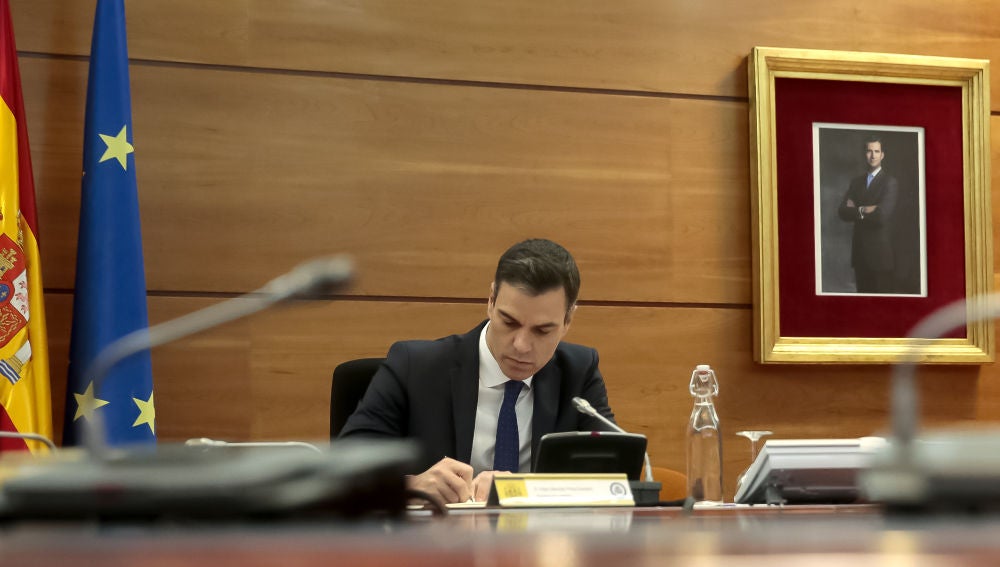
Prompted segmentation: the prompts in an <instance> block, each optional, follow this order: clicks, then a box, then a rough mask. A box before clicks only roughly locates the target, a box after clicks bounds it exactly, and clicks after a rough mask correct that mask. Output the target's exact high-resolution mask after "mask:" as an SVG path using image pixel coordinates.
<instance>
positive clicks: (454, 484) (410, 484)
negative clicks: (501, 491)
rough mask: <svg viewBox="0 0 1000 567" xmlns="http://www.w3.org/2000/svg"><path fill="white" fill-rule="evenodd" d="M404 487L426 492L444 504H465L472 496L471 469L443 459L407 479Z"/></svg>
mask: <svg viewBox="0 0 1000 567" xmlns="http://www.w3.org/2000/svg"><path fill="white" fill-rule="evenodd" d="M480 476H482V475H480ZM406 487H407V488H410V489H413V490H419V491H421V492H426V493H427V494H429V495H430V496H433V497H435V498H438V499H439V500H441V501H442V502H444V503H445V504H451V503H453V502H465V501H467V500H468V499H469V496H471V495H472V467H471V466H470V465H467V464H465V463H463V462H460V461H456V460H455V459H452V458H450V457H445V458H443V459H441V460H440V461H438V462H437V463H435V464H434V466H433V467H431V468H429V469H427V470H426V471H425V472H423V473H421V474H418V475H414V476H410V477H407V478H406Z"/></svg>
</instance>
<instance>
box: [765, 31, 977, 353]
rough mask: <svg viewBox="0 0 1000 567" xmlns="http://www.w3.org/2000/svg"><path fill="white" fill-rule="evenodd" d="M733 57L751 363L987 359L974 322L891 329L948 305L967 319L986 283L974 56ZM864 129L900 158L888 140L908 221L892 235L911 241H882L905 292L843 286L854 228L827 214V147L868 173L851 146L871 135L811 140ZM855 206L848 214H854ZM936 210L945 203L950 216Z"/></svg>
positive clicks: (769, 52) (831, 187) (850, 272)
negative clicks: (743, 106)
mask: <svg viewBox="0 0 1000 567" xmlns="http://www.w3.org/2000/svg"><path fill="white" fill-rule="evenodd" d="M747 67H748V72H749V90H750V93H749V94H750V163H751V189H752V199H751V200H752V207H751V209H752V217H753V218H752V227H753V239H752V240H753V252H752V254H753V286H754V287H753V310H754V317H753V320H754V330H753V334H754V358H755V360H756V361H757V362H760V363H765V364H768V363H854V364H869V363H896V362H901V361H903V360H908V361H916V362H922V363H986V362H992V361H993V360H994V348H995V347H994V330H993V323H992V322H990V321H985V322H983V321H973V322H971V323H967V324H966V326H965V328H964V331H963V330H958V331H956V332H955V333H953V334H952V335H949V336H946V337H944V338H925V339H910V338H907V334H908V333H907V332H908V331H909V329H910V328H912V326H913V323H914V322H915V321H916V320H919V319H921V318H923V317H924V316H926V315H928V314H929V313H931V312H933V311H935V310H936V309H938V308H940V307H943V306H944V305H945V304H948V303H952V302H953V301H955V300H962V299H964V300H965V301H966V305H967V309H968V310H970V311H969V312H970V313H971V312H972V310H975V309H979V308H981V307H982V305H979V302H982V301H985V299H983V298H985V296H987V295H988V294H989V293H990V292H991V290H992V283H993V265H992V259H993V251H992V228H991V212H992V209H991V205H990V174H991V171H990V137H989V131H990V130H989V128H990V122H989V121H990V96H989V62H988V61H985V60H975V59H959V58H947V57H927V56H915V55H896V54H884V53H860V52H844V51H825V50H805V49H784V48H770V47H755V48H754V49H753V51H752V53H751V55H750V57H749V60H748V65H747ZM868 130H878V131H883V130H885V131H888V132H889V134H891V135H892V136H895V139H899V140H902V141H903V142H905V146H906V152H908V153H907V155H906V156H904V157H905V162H906V167H905V168H902V167H900V159H902V158H901V157H900V152H899V151H897V152H896V153H895V154H894V153H893V146H892V145H891V144H890V145H889V146H888V148H887V149H886V150H885V152H884V158H885V160H886V162H887V163H888V162H889V160H890V159H891V158H896V159H897V161H896V162H895V165H896V166H897V167H900V169H905V172H904V173H905V174H906V176H908V177H907V178H908V179H911V180H912V181H913V182H912V183H910V184H909V185H910V186H912V187H914V189H907V191H906V192H905V195H906V196H907V199H909V201H908V202H912V203H913V204H912V205H911V206H910V207H909V209H908V210H910V211H911V213H908V214H911V216H912V219H914V220H913V221H912V222H911V221H909V220H907V221H906V223H905V224H906V225H907V228H906V229H905V230H909V231H910V232H908V233H906V236H910V235H915V236H917V237H918V238H919V241H918V242H917V243H912V241H913V239H912V238H905V239H902V238H897V241H905V242H907V243H909V244H907V246H909V248H907V252H906V254H907V258H908V260H907V261H906V262H901V261H899V257H900V255H901V254H902V253H901V252H899V251H894V252H893V254H894V255H893V256H892V258H895V259H896V261H895V266H896V267H895V268H894V270H896V271H895V272H893V274H895V275H894V277H895V278H896V280H894V281H903V276H901V275H899V273H900V272H902V271H903V268H902V267H901V266H903V265H904V264H905V266H906V276H905V277H906V278H909V279H907V280H906V282H907V283H906V285H908V286H910V287H906V288H904V287H899V288H898V289H905V290H906V291H900V292H897V291H896V289H897V288H887V289H890V291H889V292H885V293H883V292H882V291H879V292H878V293H869V292H868V291H867V290H866V291H865V292H861V291H858V289H859V288H861V285H859V284H858V283H857V282H860V281H862V278H861V276H856V275H855V274H857V268H855V266H854V262H855V257H854V255H855V252H854V251H853V250H854V248H852V246H853V244H852V243H853V240H851V238H858V239H860V237H856V236H854V235H856V234H857V233H856V232H853V233H846V234H850V235H851V236H847V237H845V236H843V234H845V231H847V230H856V229H855V228H853V227H854V226H857V224H860V223H855V224H854V225H851V226H852V228H851V229H847V228H844V226H838V225H837V221H838V220H844V217H845V215H844V214H841V215H840V218H839V219H838V218H837V215H836V211H837V210H839V209H837V206H836V205H830V204H829V203H833V201H832V199H833V198H834V196H835V195H834V194H833V192H834V191H839V192H840V194H841V195H843V197H837V198H838V199H840V207H845V206H847V207H854V206H855V205H854V203H853V201H852V200H849V199H848V198H847V192H846V187H847V186H848V185H847V184H844V183H839V182H840V181H842V180H843V179H846V175H847V174H846V173H842V172H840V171H839V170H836V169H835V168H834V166H833V165H832V164H836V163H838V162H837V161H836V159H840V158H838V157H837V156H839V155H843V154H846V153H847V152H848V151H854V150H853V149H851V148H854V147H857V148H858V157H859V163H860V165H861V166H862V167H864V166H866V165H867V166H868V167H869V168H871V167H875V166H873V165H872V163H873V162H868V163H867V164H865V163H864V159H865V158H864V155H865V154H864V152H865V150H866V149H867V148H875V151H880V150H878V148H881V147H883V146H884V143H883V142H879V145H878V146H876V145H874V143H871V145H870V146H868V145H864V144H861V145H857V146H854V143H853V142H852V143H850V144H841V145H842V147H841V148H840V149H839V150H838V151H839V153H836V152H828V153H824V151H825V149H824V148H826V147H835V146H834V142H829V143H827V141H826V140H838V139H844V140H847V139H849V137H852V136H853V137H856V136H858V135H861V134H864V133H865V132H866V131H868ZM837 136H840V138H838V137H837ZM867 139H869V140H870V139H872V138H867ZM911 140H912V142H911ZM838 143H839V142H838ZM901 149H902V148H901ZM910 154H912V156H911V155H910ZM831 156H832V157H831ZM841 161H843V159H841ZM876 165H877V164H876ZM890 171H891V170H890ZM828 172H829V173H828ZM861 177H864V175H863V174H862V175H861ZM831 180H832V181H831ZM870 182H871V181H870V179H869V183H870ZM900 185H902V183H900ZM899 193H900V195H903V194H904V191H903V190H902V189H900V191H899ZM827 195H829V196H827ZM900 200H901V201H902V198H901V199H900ZM865 209H866V207H861V206H858V208H857V210H859V211H860V212H861V218H863V214H864V211H865ZM849 210H850V211H851V212H853V211H855V209H849ZM884 210H888V211H891V210H893V209H891V208H888V206H886V208H884ZM937 211H951V212H952V215H951V216H952V218H951V219H945V218H942V217H938V216H935V215H936V214H937ZM959 215H961V218H962V219H963V220H964V222H961V223H959V222H957V217H958V216H959ZM907 218H908V219H909V218H911V217H907ZM843 224H844V225H845V226H846V225H848V224H850V223H849V222H844V223H843ZM887 224H888V221H887ZM899 224H901V225H902V224H904V223H902V222H900V223H899ZM899 230H903V229H899ZM828 233H829V234H832V235H833V236H831V237H829V238H828V237H827V234H828ZM859 241H860V240H859ZM782 246H784V248H782ZM958 248H961V251H959V250H958ZM913 250H915V251H916V252H913ZM858 255H859V256H860V254H858ZM828 257H829V258H830V259H829V260H828ZM782 260H784V262H782ZM835 261H836V262H839V264H837V263H835ZM845 262H847V263H846V264H845ZM857 262H858V263H861V260H857ZM844 265H846V268H844V267H843V266H844ZM810 266H811V267H812V270H811V271H810V270H809V267H810ZM837 266H840V267H837ZM878 269H882V268H878ZM824 270H826V271H825V272H824ZM838 278H839V280H838ZM850 280H854V282H855V283H854V284H851V283H849V282H850ZM839 281H843V282H848V283H838V282H839ZM838 285H839V286H841V287H840V288H838V287H837V286H838ZM852 285H853V286H854V287H853V289H852V288H851V286H852ZM902 285H903V284H900V286H902ZM969 319H970V320H973V319H974V318H973V317H970V318H969Z"/></svg>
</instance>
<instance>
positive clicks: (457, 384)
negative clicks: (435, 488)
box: [451, 321, 486, 463]
mask: <svg viewBox="0 0 1000 567" xmlns="http://www.w3.org/2000/svg"><path fill="white" fill-rule="evenodd" d="M485 325H486V322H485V321H484V322H483V323H482V324H480V325H479V326H478V327H476V328H475V329H473V330H472V331H470V332H468V333H466V334H465V335H462V337H461V338H460V339H459V341H458V343H457V344H456V345H455V349H456V351H457V352H456V354H457V355H458V356H457V357H456V358H457V363H456V364H455V365H454V366H452V368H451V403H452V415H453V416H454V418H455V452H456V454H455V455H454V456H455V458H456V459H458V460H460V461H464V462H466V463H467V462H469V459H471V458H472V436H473V434H474V433H475V431H476V407H477V405H478V404H479V335H480V333H482V331H483V327H484V326H485Z"/></svg>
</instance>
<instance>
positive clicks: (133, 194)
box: [63, 0, 156, 445]
mask: <svg viewBox="0 0 1000 567" xmlns="http://www.w3.org/2000/svg"><path fill="white" fill-rule="evenodd" d="M148 326H149V320H148V318H147V315H146V277H145V273H144V267H143V259H142V231H141V228H140V226H139V199H138V194H137V189H136V182H135V148H134V146H133V145H132V103H131V100H130V95H129V73H128V45H127V39H126V34H125V5H124V2H123V0H98V2H97V13H96V16H95V17H94V35H93V40H92V42H91V47H90V77H89V83H88V86H87V115H86V123H85V125H84V139H83V193H82V196H81V202H80V235H79V241H78V248H77V257H76V296H75V299H74V302H73V335H72V339H71V341H70V363H69V383H68V387H67V400H66V421H65V423H66V428H65V431H64V435H63V443H64V444H71V443H76V442H78V441H82V440H83V424H84V423H86V422H87V421H89V420H92V419H93V418H94V416H95V415H96V414H98V413H100V415H101V416H102V419H103V422H104V427H105V428H106V430H107V440H108V443H109V444H112V445H122V444H132V443H142V442H155V441H156V433H155V418H156V411H155V410H154V407H153V371H152V362H151V360H150V355H149V351H144V352H142V353H141V354H138V355H134V356H132V357H130V358H128V359H126V360H124V361H122V362H121V363H119V364H118V365H116V366H115V367H114V368H112V369H111V371H110V372H109V373H108V374H107V375H106V376H104V377H103V379H102V378H101V377H96V376H85V375H84V374H85V372H86V371H87V370H88V367H89V366H90V364H91V363H92V362H93V360H94V358H95V357H96V356H97V354H98V353H99V352H100V351H101V350H102V349H103V348H104V347H105V346H106V345H108V344H109V343H111V342H112V341H114V340H115V339H118V338H119V337H121V336H123V335H125V334H128V333H129V332H131V331H134V330H136V329H142V328H146V327H148ZM95 379H97V382H96V383H95Z"/></svg>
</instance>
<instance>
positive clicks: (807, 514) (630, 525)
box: [0, 506, 1000, 567]
mask: <svg viewBox="0 0 1000 567" xmlns="http://www.w3.org/2000/svg"><path fill="white" fill-rule="evenodd" d="M997 534H1000V521H998V519H997V518H990V517H987V518H962V519H955V518H951V519H941V518H935V519H931V518H907V519H902V518H901V519H896V518H887V517H885V516H883V515H882V514H881V513H880V512H879V510H878V509H877V508H873V507H863V506H848V507H786V508H761V507H755V508H753V509H721V510H702V511H696V512H695V513H694V514H692V515H690V516H686V515H684V514H683V513H682V512H681V511H680V510H677V509H667V508H638V509H625V508H614V509H545V510H541V509H534V510H504V511H497V510H475V511H474V510H462V511H455V512H453V513H452V514H450V515H449V516H448V517H444V518H436V517H431V516H430V515H429V514H424V513H416V514H410V515H409V516H408V517H407V518H406V519H405V520H403V521H367V522H361V523H345V522H309V523H294V524H290V523H279V524H270V523H254V524H240V525H226V524H224V525H219V524H187V525H178V524H171V525H162V524H159V525H139V526H135V525H101V526H98V525H91V524H88V525H81V524H12V525H7V526H4V527H3V528H2V531H0V563H2V564H3V565H4V566H5V567H8V566H20V565H71V566H73V567H90V566H95V567H96V566H101V567H107V566H109V565H110V566H118V565H129V566H133V565H134V566H155V567H173V566H181V565H183V566H191V565H196V566H197V565H205V566H209V565H211V566H213V567H215V566H220V567H227V566H237V565H238V566H250V567H255V566H258V565H283V566H292V567H298V566H303V567H307V566H314V565H315V566H319V565H324V566H326V565H351V566H360V567H368V566H371V567H376V566H390V565H391V566H393V567H398V566H399V565H433V566H435V567H450V566H456V567H457V566H463V567H464V566H484V565H485V566H491V567H494V566H495V567H507V566H514V565H524V566H538V567H549V566H571V567H584V566H594V567H598V566H600V567H607V566H609V565H610V566H615V567H620V566H624V565H682V564H683V565H689V564H704V565H716V564H719V565H721V564H723V563H722V561H724V562H725V563H724V564H725V565H726V566H727V567H728V566H732V565H735V566H737V567H739V566H744V565H768V566H769V567H774V566H778V567H780V566H783V565H796V566H798V565H845V564H850V565H851V566H852V567H860V566H866V565H908V566H922V565H936V566H937V565H983V564H986V563H987V562H990V563H993V562H996V560H997V558H1000V537H997Z"/></svg>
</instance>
